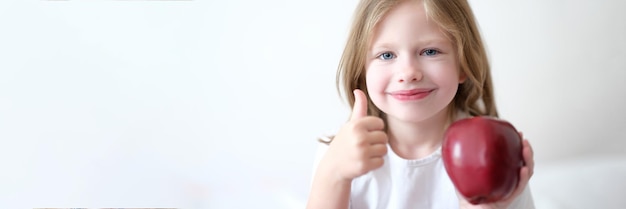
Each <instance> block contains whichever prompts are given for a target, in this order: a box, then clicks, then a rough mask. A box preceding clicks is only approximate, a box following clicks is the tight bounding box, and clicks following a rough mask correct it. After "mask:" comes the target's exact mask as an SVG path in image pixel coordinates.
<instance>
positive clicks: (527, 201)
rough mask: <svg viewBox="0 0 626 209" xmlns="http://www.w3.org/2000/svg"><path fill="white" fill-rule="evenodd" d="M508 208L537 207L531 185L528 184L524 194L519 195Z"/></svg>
mask: <svg viewBox="0 0 626 209" xmlns="http://www.w3.org/2000/svg"><path fill="white" fill-rule="evenodd" d="M508 209H535V202H534V200H533V196H532V194H531V192H530V186H529V185H527V186H526V188H525V189H524V191H523V192H522V194H520V195H519V196H517V198H516V199H515V200H514V201H513V203H511V205H510V206H509V208H508Z"/></svg>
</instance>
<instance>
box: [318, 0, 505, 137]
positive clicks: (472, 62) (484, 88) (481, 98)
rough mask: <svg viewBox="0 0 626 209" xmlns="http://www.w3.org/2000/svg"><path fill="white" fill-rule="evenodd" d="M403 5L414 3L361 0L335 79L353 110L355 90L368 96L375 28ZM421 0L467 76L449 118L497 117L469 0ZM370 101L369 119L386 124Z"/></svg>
mask: <svg viewBox="0 0 626 209" xmlns="http://www.w3.org/2000/svg"><path fill="white" fill-rule="evenodd" d="M403 1H414V0H361V2H360V3H359V5H358V6H357V8H356V11H355V13H354V17H353V23H352V26H351V28H350V32H349V36H348V40H347V42H346V46H345V49H344V51H343V54H342V56H341V60H340V62H339V67H338V71H337V78H336V79H337V80H336V82H337V91H338V92H339V94H340V95H342V91H343V95H344V96H345V97H346V99H347V100H348V103H349V104H350V107H351V108H354V94H353V93H352V92H353V91H354V89H361V90H362V91H363V92H364V93H365V95H367V96H368V97H369V93H368V92H367V88H366V83H365V63H366V60H365V59H366V53H367V50H368V47H369V44H370V43H369V42H370V40H371V39H372V36H373V33H374V28H375V27H376V25H377V24H378V22H380V20H381V19H382V18H383V17H384V15H385V14H387V12H388V11H389V10H390V9H392V8H393V7H394V6H396V5H397V4H399V3H401V2H403ZM421 1H422V3H423V4H424V8H425V10H426V15H427V16H428V18H429V19H431V20H433V21H434V22H436V23H437V24H438V25H439V26H440V27H441V28H442V29H443V30H444V32H446V34H447V35H448V38H450V40H451V41H452V42H453V45H454V46H455V49H456V55H457V58H458V62H459V65H460V68H461V69H460V73H461V75H464V76H465V81H464V82H463V83H461V84H459V89H458V90H457V93H456V95H455V97H454V99H453V101H452V102H451V104H450V105H449V107H448V108H449V109H448V112H449V117H450V119H453V118H454V117H455V113H456V111H454V110H456V109H459V110H460V111H462V112H464V113H465V114H468V115H471V116H478V115H485V116H492V117H498V112H497V110H496V105H495V99H494V92H493V84H492V81H491V72H490V66H489V62H488V58H487V53H486V51H485V47H484V44H483V41H482V38H481V36H480V32H479V31H478V25H477V23H476V21H475V18H474V14H473V12H472V9H471V8H470V5H469V4H468V2H467V0H421ZM368 101H369V103H368V108H367V109H368V110H367V112H368V115H371V116H377V117H380V118H382V119H383V120H385V114H384V113H383V112H382V111H381V110H380V109H378V108H377V107H376V105H374V104H373V103H372V102H371V101H372V100H371V99H368ZM326 142H328V141H326Z"/></svg>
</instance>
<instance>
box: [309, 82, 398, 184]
mask: <svg viewBox="0 0 626 209" xmlns="http://www.w3.org/2000/svg"><path fill="white" fill-rule="evenodd" d="M354 98H355V101H354V107H353V108H352V115H351V117H350V121H348V122H347V123H346V124H344V125H343V126H342V127H341V129H340V130H339V132H338V133H337V135H336V136H335V137H334V138H333V141H332V143H330V146H329V147H328V151H327V153H326V156H324V159H323V160H322V162H321V163H324V164H325V166H329V167H327V168H330V169H329V171H330V172H333V173H334V174H336V175H337V177H339V178H340V179H341V180H352V179H354V178H356V177H359V176H361V175H363V174H365V173H367V172H369V171H371V170H374V169H376V168H379V167H381V166H382V165H383V163H384V161H383V156H385V155H386V154H387V140H388V138H387V134H386V133H385V131H384V127H385V124H384V122H383V120H382V119H381V118H378V117H374V116H367V103H368V102H367V97H366V96H365V93H363V91H361V90H359V89H356V90H354Z"/></svg>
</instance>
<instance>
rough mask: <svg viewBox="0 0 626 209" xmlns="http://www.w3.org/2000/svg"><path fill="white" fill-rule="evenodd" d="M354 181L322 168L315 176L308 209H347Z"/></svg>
mask: <svg viewBox="0 0 626 209" xmlns="http://www.w3.org/2000/svg"><path fill="white" fill-rule="evenodd" d="M351 184H352V181H349V180H342V179H340V178H337V177H336V176H333V174H332V172H329V171H328V170H326V168H320V169H319V170H318V171H317V172H316V174H315V176H314V177H313V184H312V185H311V193H310V194H309V201H308V203H307V209H316V208H319V209H333V208H336V209H347V208H348V207H349V201H350V187H351Z"/></svg>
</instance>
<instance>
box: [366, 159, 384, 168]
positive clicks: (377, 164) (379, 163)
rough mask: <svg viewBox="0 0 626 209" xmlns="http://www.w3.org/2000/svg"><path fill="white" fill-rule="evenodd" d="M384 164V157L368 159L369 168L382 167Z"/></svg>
mask: <svg viewBox="0 0 626 209" xmlns="http://www.w3.org/2000/svg"><path fill="white" fill-rule="evenodd" d="M383 164H385V160H383V158H382V157H374V158H370V159H369V160H368V161H367V166H368V168H369V170H373V169H376V168H380V167H381V166H383Z"/></svg>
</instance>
